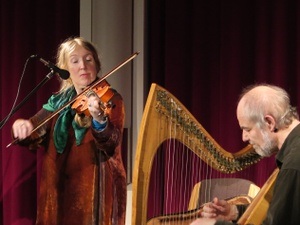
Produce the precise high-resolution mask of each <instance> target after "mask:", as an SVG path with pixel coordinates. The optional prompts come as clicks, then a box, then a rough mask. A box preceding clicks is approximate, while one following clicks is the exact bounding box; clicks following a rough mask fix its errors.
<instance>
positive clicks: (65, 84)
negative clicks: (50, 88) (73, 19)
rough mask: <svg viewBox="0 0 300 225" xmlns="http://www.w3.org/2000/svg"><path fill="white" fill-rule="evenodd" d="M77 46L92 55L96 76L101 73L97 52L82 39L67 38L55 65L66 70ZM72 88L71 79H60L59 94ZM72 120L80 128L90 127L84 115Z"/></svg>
mask: <svg viewBox="0 0 300 225" xmlns="http://www.w3.org/2000/svg"><path fill="white" fill-rule="evenodd" d="M77 46H81V47H83V48H85V49H86V50H88V51H89V52H91V53H92V56H93V58H94V61H95V64H96V71H97V74H98V73H99V72H100V71H101V63H100V59H99V55H98V51H97V49H96V47H95V46H94V45H93V44H92V43H91V42H88V41H87V40H85V39H84V38H82V37H74V38H68V39H66V40H65V41H64V42H63V43H61V44H60V46H59V47H58V50H57V55H56V65H57V66H58V67H59V68H61V69H65V70H68V59H69V57H70V55H71V53H72V52H73V51H74V50H75V49H76V47H77ZM72 86H74V84H73V82H72V79H71V78H68V79H67V80H63V79H61V85H60V90H59V92H60V93H62V92H64V91H66V90H67V89H68V88H71V87H72ZM74 120H75V121H76V123H77V124H79V126H81V127H89V126H91V117H88V116H85V115H84V114H82V115H79V114H76V115H75V118H74Z"/></svg>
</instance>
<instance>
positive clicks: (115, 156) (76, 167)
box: [23, 94, 126, 225]
mask: <svg viewBox="0 0 300 225" xmlns="http://www.w3.org/2000/svg"><path fill="white" fill-rule="evenodd" d="M112 101H113V103H114V108H113V109H112V111H111V114H110V115H109V119H108V126H107V127H106V128H105V130H103V131H101V132H98V131H96V130H94V129H93V128H92V127H90V128H88V129H87V131H86V133H85V136H84V138H83V140H82V142H81V144H80V145H78V146H77V145H76V143H75V137H74V131H73V128H72V126H71V127H70V129H69V136H68V141H67V146H66V148H65V150H64V152H63V153H62V154H60V153H57V151H56V148H55V145H54V142H53V135H52V133H53V128H54V125H55V122H56V120H57V116H55V117H54V118H53V119H51V120H50V121H49V122H48V123H47V124H45V125H44V126H43V127H42V128H41V129H39V130H38V131H37V132H35V133H33V134H32V135H31V138H30V140H29V142H28V140H27V141H26V142H27V144H29V145H30V148H36V147H38V145H37V142H39V143H41V144H43V145H44V146H45V149H46V152H45V156H44V160H43V167H42V173H41V174H42V175H41V181H40V192H39V198H38V212H37V221H36V224H39V225H42V224H45V225H76V224H80V225H96V224H100V225H124V224H125V209H126V174H125V169H124V166H123V162H122V158H121V142H122V133H123V126H124V117H125V113H124V106H123V100H122V97H121V96H120V95H119V94H115V95H114V96H113V98H112ZM49 114H50V112H48V111H46V110H45V109H42V110H41V111H39V112H38V113H37V114H36V115H35V116H34V117H32V118H31V121H32V122H33V124H39V122H40V121H41V120H43V119H44V118H45V117H47V116H48V115H49ZM41 136H43V138H42V139H41ZM41 140H42V142H41ZM24 143H25V142H23V144H24Z"/></svg>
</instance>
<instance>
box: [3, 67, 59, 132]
mask: <svg viewBox="0 0 300 225" xmlns="http://www.w3.org/2000/svg"><path fill="white" fill-rule="evenodd" d="M53 75H54V71H53V70H52V69H51V72H50V73H48V74H47V75H46V76H45V78H44V79H43V80H42V81H41V82H40V83H39V84H38V85H37V86H36V87H35V88H34V89H33V90H32V91H31V92H30V93H29V94H28V95H27V96H26V97H25V98H24V99H23V100H22V101H21V102H20V103H19V104H18V105H17V106H16V107H14V108H13V109H12V110H11V111H10V113H9V114H8V115H7V116H6V117H5V118H4V119H3V120H2V121H1V122H0V129H2V127H3V126H4V124H5V123H6V122H7V121H8V119H9V118H10V117H11V116H12V115H13V114H14V113H15V112H16V111H18V110H19V109H20V108H21V107H22V106H23V105H24V104H25V102H27V100H28V99H29V98H30V97H31V96H32V95H33V94H34V93H36V92H37V90H38V89H40V87H42V86H43V85H44V84H45V83H46V82H48V81H49V80H50V79H51V78H52V77H53Z"/></svg>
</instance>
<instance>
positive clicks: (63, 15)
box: [0, 0, 79, 225]
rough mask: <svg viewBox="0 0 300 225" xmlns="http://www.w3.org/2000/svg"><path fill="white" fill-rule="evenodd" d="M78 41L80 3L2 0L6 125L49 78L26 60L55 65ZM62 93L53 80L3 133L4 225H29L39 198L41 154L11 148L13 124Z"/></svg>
mask: <svg viewBox="0 0 300 225" xmlns="http://www.w3.org/2000/svg"><path fill="white" fill-rule="evenodd" d="M78 35H79V0H63V1H61V0H24V1H17V0H1V1H0V54H1V55H0V89H1V95H0V102H1V109H0V118H1V120H2V119H4V118H5V117H6V116H7V115H8V113H9V111H10V109H11V107H12V105H13V102H14V100H15V98H16V95H17V90H18V86H19V83H20V80H21V75H22V73H23V71H24V76H23V80H22V83H21V85H20V93H19V98H18V101H17V103H19V102H20V101H21V100H22V99H24V97H25V96H26V95H27V94H29V92H30V91H32V90H33V89H34V88H35V87H36V86H37V85H38V84H39V83H40V82H41V81H42V80H43V79H44V78H45V76H46V75H47V74H48V73H49V72H50V71H49V69H48V68H47V67H45V66H44V65H43V64H42V63H41V62H39V61H38V60H36V59H31V60H29V62H28V65H27V68H26V70H25V69H24V65H25V62H26V60H27V58H28V57H30V56H31V55H33V54H38V55H40V56H41V57H43V58H44V59H47V60H50V61H52V62H55V53H56V50H57V47H58V44H59V43H60V42H62V41H63V40H64V39H66V38H67V37H69V36H78ZM57 90H58V81H57V77H53V78H52V79H51V80H50V81H48V82H47V83H46V84H45V85H44V86H43V87H42V88H41V89H39V90H38V91H37V93H36V94H34V95H33V96H32V97H31V98H29V99H28V101H27V102H26V104H24V105H23V106H22V107H21V108H20V110H18V111H17V112H16V113H15V114H14V115H13V117H12V118H11V119H9V120H8V122H7V123H6V124H5V125H4V126H3V128H1V139H0V144H1V152H0V171H1V177H0V190H1V196H0V224H3V225H31V224H34V221H35V215H36V197H37V196H36V194H37V187H38V183H39V182H38V177H39V171H40V165H41V162H42V161H41V159H42V154H43V150H42V149H39V150H38V151H37V152H30V151H29V150H28V149H26V148H21V147H17V146H12V147H10V148H6V145H7V144H8V143H10V141H11V132H10V129H11V125H12V122H13V121H14V120H15V119H16V118H19V117H23V118H28V117H29V116H31V115H33V113H35V112H36V111H37V110H38V109H40V108H41V106H42V104H43V103H44V102H45V101H46V99H47V98H48V97H49V96H50V95H51V94H52V93H53V92H54V91H57Z"/></svg>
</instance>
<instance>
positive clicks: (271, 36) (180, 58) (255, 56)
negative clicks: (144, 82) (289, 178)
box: [145, 0, 300, 199]
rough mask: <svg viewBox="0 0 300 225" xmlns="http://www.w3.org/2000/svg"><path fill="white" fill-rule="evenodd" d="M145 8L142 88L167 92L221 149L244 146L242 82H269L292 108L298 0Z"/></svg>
mask: <svg viewBox="0 0 300 225" xmlns="http://www.w3.org/2000/svg"><path fill="white" fill-rule="evenodd" d="M146 8H147V18H146V42H147V43H146V46H147V52H146V54H145V55H146V59H147V61H146V65H147V69H146V70H145V71H147V73H148V81H149V83H148V88H149V87H150V84H151V83H157V84H159V85H161V86H163V87H164V88H166V89H167V90H168V91H170V92H171V93H172V94H174V96H176V97H177V98H178V99H179V100H180V101H181V102H182V103H183V104H184V105H185V106H186V107H187V108H188V109H189V110H190V112H191V113H192V114H193V115H194V116H195V117H196V118H197V120H198V121H199V122H200V123H201V124H202V125H203V126H204V128H205V129H206V130H207V131H208V132H209V133H210V134H211V135H212V136H213V137H214V139H215V140H216V141H217V142H218V143H219V144H220V145H221V146H222V147H223V148H224V149H225V150H227V151H229V152H237V151H239V150H240V149H242V148H243V147H245V146H246V143H243V142H242V132H241V130H240V128H239V125H238V122H237V119H236V104H237V101H238V98H239V94H240V93H241V91H242V89H243V88H244V87H246V86H248V85H250V84H255V83H270V84H275V85H278V86H281V87H283V88H284V89H286V90H287V91H288V92H289V94H290V96H291V101H292V102H291V103H292V105H294V106H299V105H300V89H299V87H300V79H299V77H300V74H299V73H300V70H299V69H300V67H299V65H300V64H299V61H300V55H299V53H300V51H299V50H300V49H299V47H300V36H299V34H300V2H299V1H297V0H289V1H284V0H273V1H266V0H243V1H240V0H228V1H222V0H211V1H204V0H188V1H180V0H151V1H150V0H149V1H147V4H146ZM148 90H149V89H148ZM298 108H299V107H298ZM274 161H275V160H274V157H271V158H269V159H263V160H262V161H261V162H260V163H259V164H257V165H256V166H253V167H251V169H249V171H248V172H247V174H248V176H249V177H248V179H250V180H251V181H253V182H255V183H256V184H258V185H259V186H261V185H262V184H263V183H264V182H265V181H266V179H267V177H269V175H270V174H271V172H272V171H273V170H274V168H275V162H274ZM150 199H151V197H150Z"/></svg>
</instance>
